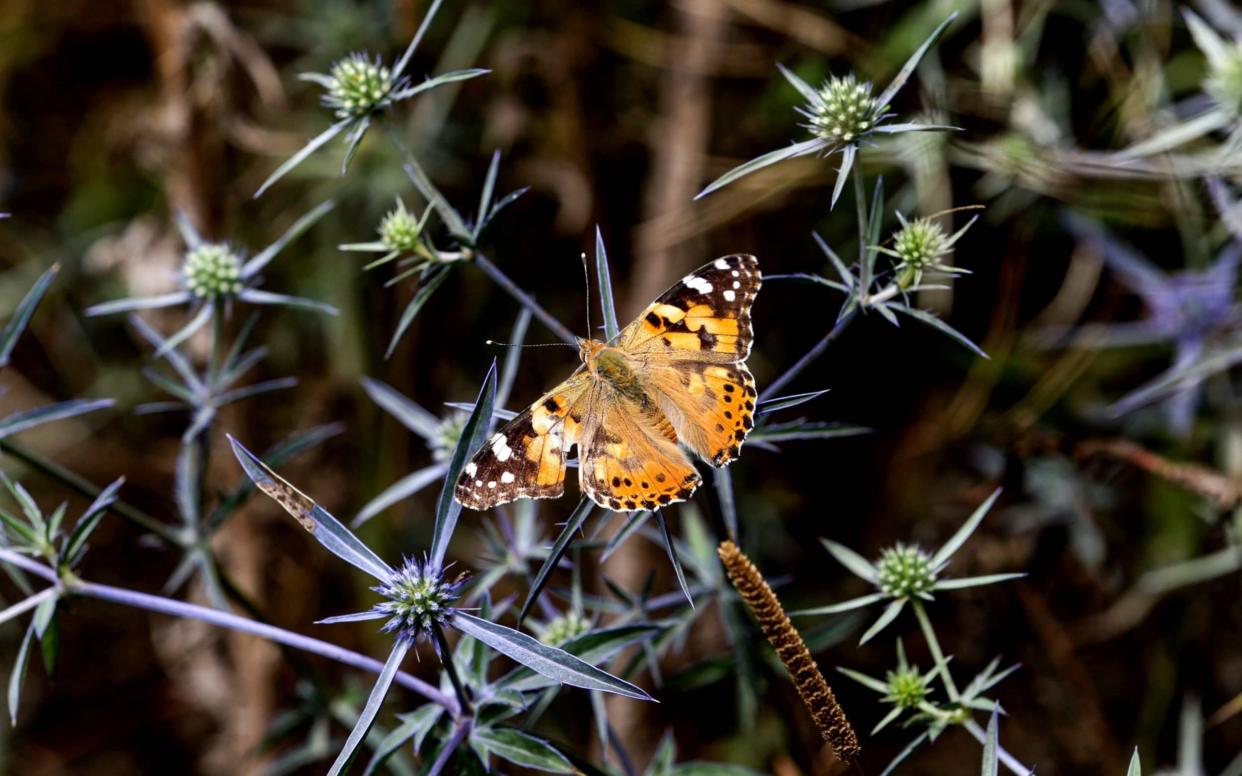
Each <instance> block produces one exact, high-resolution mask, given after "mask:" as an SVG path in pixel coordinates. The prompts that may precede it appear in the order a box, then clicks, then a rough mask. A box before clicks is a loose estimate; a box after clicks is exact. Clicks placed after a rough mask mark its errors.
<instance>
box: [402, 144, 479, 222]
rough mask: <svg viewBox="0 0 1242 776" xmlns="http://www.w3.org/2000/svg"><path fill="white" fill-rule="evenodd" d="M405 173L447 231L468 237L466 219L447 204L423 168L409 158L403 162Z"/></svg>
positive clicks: (446, 200)
mask: <svg viewBox="0 0 1242 776" xmlns="http://www.w3.org/2000/svg"><path fill="white" fill-rule="evenodd" d="M404 169H405V174H406V175H407V176H409V178H410V180H411V181H412V182H413V183H414V187H415V188H417V189H418V190H419V192H420V193H421V194H422V195H423V197H424V198H425V199H426V200H427V201H428V202H430V203H431V206H432V207H433V208H435V211H436V212H437V213H439V214H440V219H441V220H442V221H444V225H445V226H447V227H448V229H449V232H451V233H452V234H453V236H454V237H460V238H463V239H469V237H470V230H469V229H467V228H466V221H465V219H463V218H462V217H461V213H458V212H457V209H456V208H454V207H453V206H452V205H450V204H449V201H448V199H446V198H445V196H444V195H443V194H441V193H440V190H439V189H437V188H436V186H435V184H434V183H432V182H431V179H430V178H428V177H427V173H425V172H423V168H422V167H421V166H419V164H418V162H416V161H414V160H413V159H410V161H408V162H406V164H405V167H404Z"/></svg>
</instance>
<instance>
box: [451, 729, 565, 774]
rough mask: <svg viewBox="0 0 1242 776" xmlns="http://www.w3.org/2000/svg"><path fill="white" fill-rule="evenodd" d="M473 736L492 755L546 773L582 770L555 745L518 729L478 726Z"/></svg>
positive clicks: (473, 739) (471, 736) (476, 742)
mask: <svg viewBox="0 0 1242 776" xmlns="http://www.w3.org/2000/svg"><path fill="white" fill-rule="evenodd" d="M470 739H471V742H472V743H474V744H476V745H477V746H479V747H481V748H482V749H483V750H484V751H486V752H488V753H489V754H494V755H496V756H497V757H499V758H500V759H502V760H506V761H508V762H511V763H513V764H514V765H518V766H521V767H523V768H531V769H534V770H537V771H543V772H544V773H578V772H579V771H578V769H577V768H575V767H574V766H573V765H572V764H571V763H570V762H569V760H568V759H567V758H566V757H565V755H563V754H561V753H560V752H559V751H557V750H556V747H554V746H552V745H551V744H549V743H548V742H547V741H545V740H543V739H542V738H539V737H537V736H533V735H531V734H530V733H526V732H524V731H522V730H518V729H516V728H496V727H482V728H476V729H475V730H474V732H472V733H471V734H470Z"/></svg>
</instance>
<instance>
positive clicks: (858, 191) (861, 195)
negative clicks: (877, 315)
mask: <svg viewBox="0 0 1242 776" xmlns="http://www.w3.org/2000/svg"><path fill="white" fill-rule="evenodd" d="M854 207H855V209H856V210H857V212H858V266H859V268H860V269H859V284H858V285H859V288H861V289H862V290H863V292H864V293H866V292H867V291H869V290H871V264H870V262H868V261H867V250H868V247H869V246H868V245H867V234H868V233H869V232H870V231H871V230H870V229H869V228H868V226H869V224H868V220H869V219H868V216H867V190H866V188H864V187H863V179H862V170H859V169H857V165H855V169H854Z"/></svg>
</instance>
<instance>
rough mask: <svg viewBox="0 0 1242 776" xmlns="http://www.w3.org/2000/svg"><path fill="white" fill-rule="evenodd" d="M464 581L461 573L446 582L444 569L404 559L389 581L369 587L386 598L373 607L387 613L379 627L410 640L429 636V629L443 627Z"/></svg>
mask: <svg viewBox="0 0 1242 776" xmlns="http://www.w3.org/2000/svg"><path fill="white" fill-rule="evenodd" d="M463 582H464V576H462V577H458V578H457V579H455V580H453V581H452V582H449V581H448V580H446V579H445V577H444V571H443V570H435V569H433V568H432V567H431V566H430V565H428V564H423V563H419V562H418V561H417V560H414V559H413V558H406V559H405V564H404V565H402V566H401V568H399V569H397V570H396V571H394V572H393V575H392V577H391V578H389V580H388V582H386V583H385V584H382V585H379V586H377V587H374V588H372V589H373V590H374V591H375V592H377V593H379V594H380V595H382V596H384V597H385V598H387V599H388V600H387V601H383V602H382V603H378V604H376V605H375V607H374V610H375V611H377V612H381V613H383V614H385V615H389V620H388V622H386V623H384V627H383V628H382V630H383V631H384V632H385V633H396V634H397V636H398V637H399V638H402V639H407V640H409V641H417V640H418V639H419V638H420V637H422V636H428V635H430V633H431V630H432V628H434V627H437V626H441V627H442V626H443V625H444V624H445V623H446V622H447V621H448V618H449V615H451V614H452V613H453V602H454V601H456V600H457V597H458V593H459V591H460V589H461V586H462V583H463Z"/></svg>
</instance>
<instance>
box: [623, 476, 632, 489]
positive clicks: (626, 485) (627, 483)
mask: <svg viewBox="0 0 1242 776" xmlns="http://www.w3.org/2000/svg"><path fill="white" fill-rule="evenodd" d="M625 487H627V488H632V487H634V481H633V480H631V479H630V478H629V477H626V478H625Z"/></svg>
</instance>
